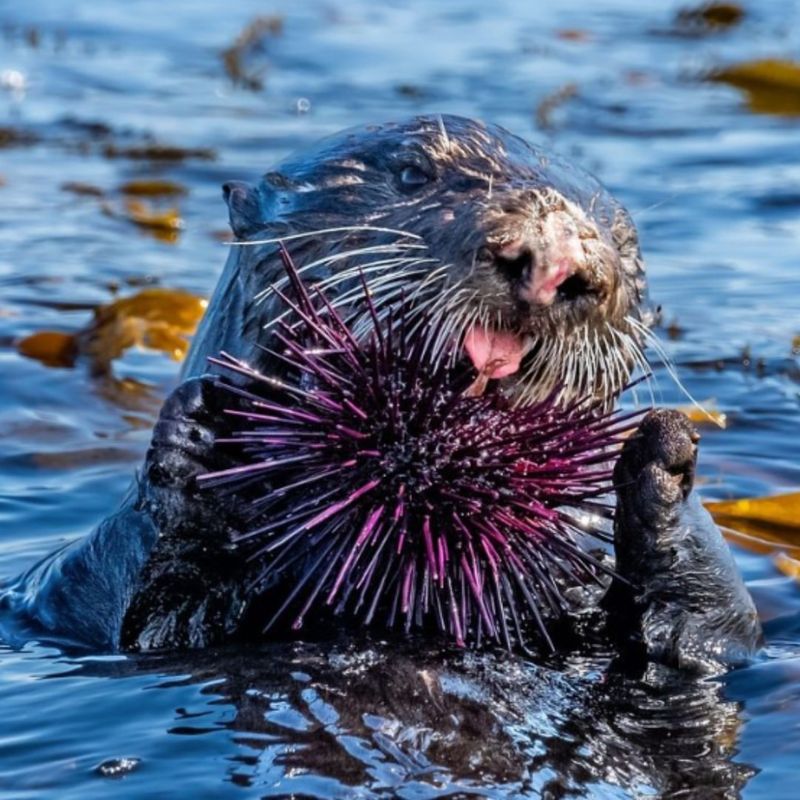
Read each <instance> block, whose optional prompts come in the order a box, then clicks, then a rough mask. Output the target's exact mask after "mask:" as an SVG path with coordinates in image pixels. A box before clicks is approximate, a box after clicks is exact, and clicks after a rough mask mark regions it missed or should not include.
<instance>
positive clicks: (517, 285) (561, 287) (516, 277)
mask: <svg viewBox="0 0 800 800" xmlns="http://www.w3.org/2000/svg"><path fill="white" fill-rule="evenodd" d="M492 254H493V259H494V263H495V266H496V268H497V270H498V272H500V273H501V274H502V275H503V276H504V277H505V278H506V279H507V280H508V281H509V282H510V283H511V285H512V287H513V288H514V291H515V292H516V293H517V294H518V296H519V298H520V299H521V300H524V301H525V302H528V303H535V304H537V305H545V306H547V305H551V304H552V303H554V302H574V301H576V300H578V299H580V298H582V297H586V296H589V295H592V296H593V295H596V294H597V290H596V288H595V287H593V286H592V284H591V282H590V280H589V279H588V275H587V273H586V271H585V270H584V268H583V261H584V254H583V251H582V249H581V248H580V246H579V243H576V242H574V241H571V240H562V241H560V242H556V243H550V244H548V245H545V246H543V247H542V246H538V247H537V245H536V244H535V243H534V242H532V241H531V240H529V239H524V238H520V239H515V240H513V241H511V242H504V243H503V244H501V245H496V246H495V247H494V248H493V249H492Z"/></svg>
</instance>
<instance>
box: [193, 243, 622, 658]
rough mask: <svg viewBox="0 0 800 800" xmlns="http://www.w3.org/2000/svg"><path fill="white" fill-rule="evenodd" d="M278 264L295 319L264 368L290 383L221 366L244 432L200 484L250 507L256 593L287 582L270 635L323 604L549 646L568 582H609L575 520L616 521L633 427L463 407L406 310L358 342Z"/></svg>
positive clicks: (456, 383)
mask: <svg viewBox="0 0 800 800" xmlns="http://www.w3.org/2000/svg"><path fill="white" fill-rule="evenodd" d="M283 257H284V263H285V266H286V270H287V273H288V275H289V277H290V285H291V295H288V294H287V295H283V294H282V295H281V297H282V298H283V300H284V302H285V303H286V304H287V306H289V308H290V309H291V311H292V312H293V313H292V316H291V319H292V322H291V323H290V322H289V321H288V320H287V321H282V322H281V323H280V326H279V330H278V331H277V333H276V336H277V339H278V341H279V342H280V349H281V352H280V353H277V352H276V353H274V354H273V355H274V356H275V357H276V358H277V359H279V360H280V362H282V364H283V366H284V367H285V370H283V371H282V373H281V377H275V376H268V375H262V374H260V373H258V372H256V371H254V370H252V369H251V368H250V367H249V366H248V365H246V364H244V363H242V362H241V361H239V360H237V359H236V358H234V357H232V356H231V355H228V354H222V355H221V357H220V358H219V359H214V363H216V364H218V365H220V366H222V367H223V368H225V369H226V370H228V371H230V372H231V373H238V375H239V376H243V377H244V378H245V379H246V387H241V386H233V385H227V384H222V385H224V386H225V387H226V389H227V390H228V391H230V392H232V393H233V394H235V395H236V396H237V398H238V400H237V403H238V405H239V407H238V408H231V409H230V410H229V412H228V413H229V414H230V415H232V416H234V417H236V418H238V419H239V420H240V421H241V425H242V427H241V428H240V429H239V430H237V431H236V432H235V433H234V434H233V435H232V436H231V437H229V438H226V439H224V440H218V441H219V442H220V443H222V444H224V445H226V446H228V445H231V444H233V445H236V446H237V447H238V448H239V450H238V452H239V453H240V455H241V458H242V459H243V463H241V464H240V465H238V466H236V467H233V468H230V469H226V470H223V471H220V472H215V473H212V474H208V475H204V476H202V481H203V483H204V484H205V485H211V486H215V487H219V486H227V487H231V488H234V489H236V490H239V489H242V488H243V487H246V489H247V491H248V492H249V493H250V494H251V495H252V497H253V500H252V502H253V509H254V514H255V515H256V516H254V519H257V520H258V521H257V522H254V526H253V528H252V529H251V530H249V531H248V532H246V533H245V534H244V535H242V536H241V537H240V539H239V542H240V543H241V544H242V546H244V545H245V544H246V543H249V545H250V546H251V547H252V554H251V558H252V559H254V560H255V561H256V563H257V565H258V578H257V580H256V584H255V586H254V591H255V592H257V593H258V592H264V591H272V589H269V588H266V587H268V586H274V585H275V583H276V580H275V579H276V578H281V577H282V576H283V577H287V578H289V579H290V580H291V583H290V584H289V588H288V589H287V590H286V595H285V596H284V597H280V598H276V599H275V601H274V602H271V603H270V607H271V608H274V609H275V610H274V613H273V614H272V616H271V617H270V618H269V619H268V620H267V621H266V628H267V629H268V628H269V627H271V626H272V625H273V624H274V623H275V622H276V621H277V620H278V619H280V618H282V617H284V616H285V615H287V614H292V615H293V627H294V628H295V629H298V628H300V627H302V625H303V620H304V618H305V617H306V615H307V614H308V613H309V611H310V610H311V609H312V608H314V607H315V605H316V604H325V605H327V606H329V607H331V608H332V609H333V610H334V611H335V612H337V613H344V612H347V613H350V614H351V615H353V616H354V617H356V618H358V619H360V620H361V621H363V622H364V623H365V624H369V623H371V622H372V621H373V620H375V619H376V617H377V616H378V615H380V616H381V617H382V618H384V619H385V621H386V622H387V623H388V624H389V625H394V624H395V623H396V622H397V621H398V620H402V621H403V622H404V626H405V628H406V630H408V629H410V628H412V627H422V626H424V625H426V624H430V623H431V622H434V623H435V624H436V626H438V628H439V629H440V630H442V631H444V632H447V633H449V634H450V635H452V637H453V638H454V639H455V640H456V642H458V643H459V644H464V643H465V642H466V641H467V640H471V641H475V642H480V641H481V640H482V639H484V638H490V639H494V640H497V641H500V642H502V643H504V644H505V645H506V646H508V647H511V646H512V642H514V641H516V642H517V643H519V644H523V645H524V642H525V640H526V631H527V630H528V629H529V628H530V627H531V625H533V626H535V628H537V629H538V630H539V631H540V632H541V633H542V634H543V636H544V638H545V639H546V640H547V641H548V642H549V641H550V640H549V637H548V634H547V629H546V626H545V620H546V619H547V618H550V617H553V616H555V615H558V614H559V613H561V612H562V610H563V608H564V606H565V603H566V601H565V600H564V598H563V596H562V592H561V589H560V585H559V584H560V583H561V582H562V579H563V578H567V579H568V580H569V581H570V582H571V583H574V582H575V580H576V579H577V580H578V581H585V580H588V579H592V578H594V577H596V575H597V570H598V569H602V567H601V566H600V565H599V564H598V563H597V562H596V560H595V559H594V558H593V557H592V556H591V555H590V554H588V553H586V552H584V551H583V550H582V549H580V548H579V547H578V546H577V545H576V543H575V534H576V533H577V532H578V530H583V529H582V528H580V526H579V524H578V522H577V521H576V511H578V510H580V511H590V512H592V513H594V514H597V513H600V514H602V515H605V516H607V515H608V514H610V510H609V509H608V508H607V507H606V506H605V505H604V504H603V503H602V501H601V499H600V498H601V496H602V495H603V494H606V493H607V492H609V491H610V489H611V471H610V468H609V462H610V460H611V459H612V458H613V455H614V451H615V450H616V448H617V446H618V444H619V443H620V441H621V439H622V437H623V435H624V434H625V433H626V432H627V431H628V430H629V429H630V428H631V426H632V422H631V419H630V417H622V416H619V415H614V414H606V413H603V412H602V411H601V410H600V407H599V405H596V404H594V403H593V402H591V401H584V402H580V403H573V404H571V405H569V406H568V407H566V408H564V407H559V406H558V405H557V404H556V402H555V396H553V397H551V398H550V399H548V400H545V401H543V402H540V403H538V404H536V405H532V406H528V407H511V406H510V405H509V404H508V403H507V402H506V401H505V399H504V397H503V396H502V394H501V393H500V392H499V391H494V390H491V391H486V392H481V393H478V396H472V395H475V394H476V393H475V392H470V391H465V390H466V389H468V387H469V384H470V376H469V375H468V374H466V373H465V372H464V370H463V369H460V368H458V367H456V366H454V365H453V359H451V358H449V357H448V356H449V355H450V353H449V352H448V351H446V350H445V351H442V350H441V349H437V348H435V347H434V345H432V344H430V343H431V342H435V341H437V340H438V339H439V338H440V337H438V336H437V335H436V331H433V332H432V333H433V335H427V334H426V335H425V336H419V335H418V336H412V335H410V334H409V332H408V331H407V328H406V311H404V308H403V305H402V303H401V304H399V305H398V307H397V308H396V309H394V310H393V311H392V312H391V313H390V314H389V316H388V321H386V322H384V324H383V325H382V326H381V325H378V324H377V320H376V324H375V326H374V328H373V331H372V332H371V333H370V334H369V335H368V336H367V337H366V339H364V340H362V341H358V340H356V338H355V337H354V336H353V334H352V331H351V330H350V328H349V327H348V324H347V323H346V321H345V320H344V319H343V318H342V317H341V316H339V315H338V314H337V312H336V311H334V309H333V308H332V307H331V305H330V304H329V303H328V301H327V299H326V298H325V297H324V296H322V295H321V294H319V293H316V292H312V291H309V289H308V288H307V287H306V286H305V285H304V284H303V282H302V281H301V280H300V278H299V276H298V274H297V271H296V270H295V268H294V265H293V264H292V262H291V259H290V258H289V256H288V254H287V253H286V251H283ZM365 296H366V302H367V304H368V305H369V298H368V293H367V292H366V289H365ZM417 330H418V328H417ZM428 333H431V332H430V331H428ZM445 347H448V346H445ZM284 372H285V375H284V374H283V373H284ZM472 377H474V376H472ZM584 532H585V531H584ZM590 533H591V531H590ZM595 535H596V536H598V537H600V538H604V537H603V534H601V533H595ZM287 583H288V582H287ZM282 585H284V584H282Z"/></svg>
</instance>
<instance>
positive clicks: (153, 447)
mask: <svg viewBox="0 0 800 800" xmlns="http://www.w3.org/2000/svg"><path fill="white" fill-rule="evenodd" d="M216 382H217V378H215V377H214V376H212V375H202V376H200V377H198V378H190V379H189V380H186V381H184V382H183V383H182V384H180V386H178V387H177V388H176V389H175V390H174V391H173V392H172V394H171V395H170V396H169V397H168V398H167V399H166V401H165V403H164V405H163V406H162V408H161V413H160V414H159V417H158V422H157V423H156V426H155V428H154V429H153V438H152V440H151V443H150V448H149V450H148V451H147V456H146V458H145V465H144V469H145V477H146V479H147V481H148V482H149V483H150V484H151V485H152V486H153V487H160V488H169V489H186V488H188V487H189V486H190V485H192V484H193V482H194V479H195V478H196V477H197V475H200V474H202V473H204V472H209V471H212V470H213V469H218V468H219V460H220V456H219V454H218V452H217V451H216V450H215V448H214V441H215V439H216V438H217V437H218V436H220V435H224V430H225V429H226V427H227V420H226V418H225V414H224V413H223V407H222V402H221V397H220V395H221V394H222V392H220V390H219V387H218V386H217V385H216Z"/></svg>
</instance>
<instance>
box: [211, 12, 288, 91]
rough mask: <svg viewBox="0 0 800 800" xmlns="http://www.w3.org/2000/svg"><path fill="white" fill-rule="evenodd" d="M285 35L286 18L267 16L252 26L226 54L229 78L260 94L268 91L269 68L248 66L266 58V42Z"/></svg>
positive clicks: (224, 53) (249, 25) (224, 63)
mask: <svg viewBox="0 0 800 800" xmlns="http://www.w3.org/2000/svg"><path fill="white" fill-rule="evenodd" d="M282 32H283V17H279V16H275V15H271V14H270V15H265V16H260V17H256V18H255V19H253V20H252V21H251V22H249V23H248V24H247V25H246V26H245V27H244V29H243V30H242V32H241V33H240V34H239V35H238V36H237V37H236V40H235V41H234V43H233V44H232V45H231V46H230V47H227V48H225V50H223V51H222V54H221V56H222V63H223V66H224V67H225V72H226V73H227V75H228V77H229V78H230V79H231V81H233V83H235V84H236V85H237V86H242V87H244V88H245V89H250V90H251V91H254V92H257V91H260V90H261V89H263V88H264V74H265V73H266V69H267V68H266V65H264V64H262V65H260V66H253V65H252V64H248V63H247V62H248V61H250V60H251V59H252V58H253V57H254V56H259V55H262V56H263V54H264V52H265V50H266V41H267V40H268V39H271V38H274V37H275V36H279V35H280V34H281V33H282Z"/></svg>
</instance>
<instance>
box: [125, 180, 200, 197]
mask: <svg viewBox="0 0 800 800" xmlns="http://www.w3.org/2000/svg"><path fill="white" fill-rule="evenodd" d="M119 190H120V191H121V192H122V193H123V194H130V195H133V196H135V197H180V196H182V195H185V194H188V190H187V188H186V187H185V186H184V185H183V184H180V183H176V182H175V181H168V180H164V179H159V178H140V179H138V180H133V181H127V182H126V183H123V184H122V186H120V187H119Z"/></svg>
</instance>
